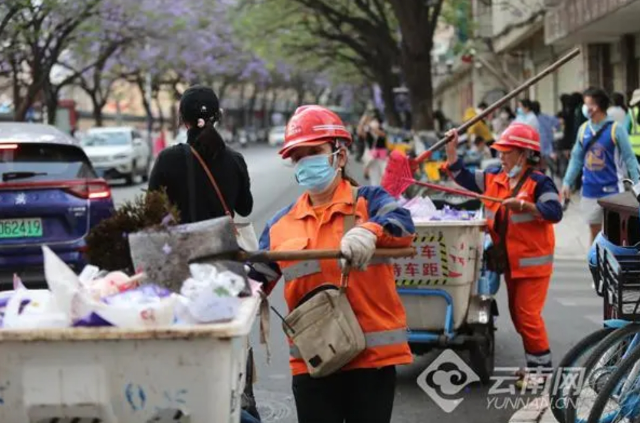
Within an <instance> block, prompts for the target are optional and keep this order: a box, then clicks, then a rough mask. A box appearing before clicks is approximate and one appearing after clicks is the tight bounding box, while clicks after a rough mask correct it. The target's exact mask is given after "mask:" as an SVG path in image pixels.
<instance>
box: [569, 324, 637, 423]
mask: <svg viewBox="0 0 640 423" xmlns="http://www.w3.org/2000/svg"><path fill="white" fill-rule="evenodd" d="M638 334H640V325H639V324H629V325H627V326H623V327H621V328H619V329H616V330H614V331H613V332H611V333H610V334H609V335H607V336H606V337H605V338H604V339H603V340H602V341H600V343H599V344H598V345H597V346H596V347H595V348H594V349H593V352H592V353H591V355H590V356H589V357H588V358H587V360H585V362H584V366H583V370H582V373H581V375H580V376H581V379H582V383H580V384H575V385H571V386H569V388H568V390H569V392H568V394H567V395H566V397H565V399H566V401H565V403H564V405H565V419H564V423H584V422H585V421H586V420H587V417H588V413H589V411H590V408H588V407H585V404H591V403H593V401H594V399H595V396H596V395H597V394H598V393H599V392H600V390H601V389H602V387H603V386H604V385H605V383H606V382H607V381H608V378H609V377H610V376H611V374H612V373H613V372H614V371H615V370H617V368H618V366H619V365H620V362H621V361H622V360H623V358H624V356H625V354H626V353H627V350H628V347H629V345H630V344H631V343H632V342H635V341H637V338H635V337H636V335H638Z"/></svg>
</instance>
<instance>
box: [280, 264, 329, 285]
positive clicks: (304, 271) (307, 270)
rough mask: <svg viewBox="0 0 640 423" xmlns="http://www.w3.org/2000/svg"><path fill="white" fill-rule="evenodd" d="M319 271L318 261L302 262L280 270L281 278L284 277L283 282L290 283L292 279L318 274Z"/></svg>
mask: <svg viewBox="0 0 640 423" xmlns="http://www.w3.org/2000/svg"><path fill="white" fill-rule="evenodd" d="M320 271H321V269H320V261H318V260H304V261H299V262H297V263H296V264H293V265H291V266H289V267H286V268H284V269H282V276H284V280H285V282H291V281H292V280H294V279H298V278H302V277H304V276H309V275H314V274H316V273H320Z"/></svg>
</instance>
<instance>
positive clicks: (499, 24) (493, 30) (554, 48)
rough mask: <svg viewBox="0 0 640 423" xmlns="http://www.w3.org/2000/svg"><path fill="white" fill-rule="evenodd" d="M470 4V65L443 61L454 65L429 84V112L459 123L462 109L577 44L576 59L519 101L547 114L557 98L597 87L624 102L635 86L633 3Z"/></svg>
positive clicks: (535, 0)
mask: <svg viewBox="0 0 640 423" xmlns="http://www.w3.org/2000/svg"><path fill="white" fill-rule="evenodd" d="M471 1H472V2H473V8H472V10H473V12H472V13H473V21H474V22H475V28H474V40H473V49H472V53H473V56H472V57H473V59H472V61H471V63H464V64H460V61H459V60H458V61H456V58H449V60H450V62H451V63H455V64H456V65H455V66H453V67H451V69H450V70H449V72H448V74H447V75H446V76H440V77H439V78H437V79H436V82H435V101H434V107H436V108H440V109H441V110H443V111H444V113H445V115H447V116H448V117H449V118H451V119H452V120H454V121H456V122H460V121H461V119H462V117H463V113H464V110H465V109H466V108H467V107H472V106H477V104H478V103H480V102H482V101H484V102H487V103H491V102H492V101H495V100H496V99H497V98H499V97H500V96H501V95H503V94H505V93H507V92H509V90H511V89H513V88H515V87H516V86H518V85H519V84H521V83H522V82H524V81H525V80H526V79H528V78H530V77H531V76H533V75H535V74H537V73H539V72H541V71H542V70H544V69H545V68H547V67H548V66H549V65H550V64H551V63H553V62H554V61H555V60H557V59H559V58H560V57H562V56H563V55H565V54H566V53H568V52H569V51H570V50H572V49H574V48H575V47H578V46H579V47H581V53H582V54H581V55H580V56H578V57H576V58H575V59H573V60H571V61H569V62H568V63H566V64H565V65H563V66H562V67H561V68H560V69H559V70H558V71H556V72H554V73H553V74H551V75H549V76H547V77H545V78H544V79H542V80H541V81H540V82H538V83H537V84H536V85H535V86H533V87H532V88H530V89H529V90H528V91H527V92H525V93H523V94H522V95H521V97H528V98H530V99H533V100H537V101H539V102H540V104H541V107H542V110H543V111H544V112H546V113H549V114H554V113H556V112H557V111H558V110H559V109H560V107H561V105H560V100H559V98H560V95H561V94H564V93H568V94H570V93H573V92H582V91H583V90H584V89H585V88H587V87H589V86H599V87H603V88H604V89H606V90H607V91H608V92H610V93H613V92H615V91H617V92H621V93H623V94H625V95H626V98H627V100H628V99H629V98H630V95H631V93H632V92H633V90H635V89H636V88H640V68H639V65H638V59H639V58H640V27H638V25H637V22H638V21H639V20H640V0H471ZM449 43H450V44H454V43H455V40H453V41H450V42H449ZM511 105H512V106H515V104H514V102H512V104H511Z"/></svg>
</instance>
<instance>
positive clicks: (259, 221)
mask: <svg viewBox="0 0 640 423" xmlns="http://www.w3.org/2000/svg"><path fill="white" fill-rule="evenodd" d="M242 153H243V154H244V155H245V158H246V161H247V164H248V166H249V171H250V175H251V179H252V191H253V195H254V199H255V207H254V212H253V215H252V216H251V219H252V221H253V222H254V225H255V227H256V230H257V231H259V232H260V231H261V230H262V228H263V227H264V225H265V223H266V222H267V220H268V219H269V218H270V217H271V216H273V215H274V214H275V213H276V212H277V211H278V210H279V209H280V208H282V207H284V206H285V205H287V204H289V203H290V202H292V201H293V200H294V199H295V198H296V197H297V196H298V195H299V193H300V192H301V191H300V189H299V188H298V187H297V186H296V183H295V180H294V177H293V169H292V168H291V167H287V166H285V165H284V164H283V163H282V162H281V160H280V159H279V158H278V156H277V154H276V150H275V149H272V148H269V147H266V146H251V147H249V148H247V149H246V150H242ZM351 169H352V171H351V173H352V175H353V176H355V178H356V179H358V180H359V181H362V177H361V176H362V172H361V167H359V166H357V165H355V166H352V168H351ZM143 189H144V185H137V186H134V187H120V186H117V185H114V186H113V193H114V198H115V200H116V203H118V204H121V203H122V202H123V201H126V200H132V199H133V197H134V196H135V195H137V194H141V193H142V192H143ZM258 235H259V234H258ZM505 294H506V292H505V287H504V286H502V287H501V288H500V292H499V295H498V298H499V311H500V316H499V317H498V319H497V328H498V330H497V333H496V366H497V367H517V366H522V365H523V353H522V344H521V341H520V338H519V336H518V335H517V334H516V332H515V330H514V328H513V325H512V324H511V321H510V318H509V313H508V308H507V303H506V295H505ZM271 305H273V306H274V307H275V308H276V309H278V310H279V311H280V312H281V313H282V314H285V313H286V307H285V304H284V300H283V293H282V284H279V286H278V287H277V288H276V290H275V291H274V293H273V294H272V295H271ZM544 316H545V318H546V322H547V326H548V330H549V334H550V338H551V346H552V351H553V354H554V362H555V363H557V362H558V361H559V360H560V358H561V356H562V354H564V353H565V352H566V351H567V350H568V349H569V348H570V347H571V346H572V345H573V344H575V343H576V342H577V341H578V340H579V339H580V338H582V337H583V336H584V335H585V334H587V333H589V332H590V331H593V330H595V329H597V328H598V325H599V324H600V322H601V301H600V299H599V298H597V297H596V296H595V294H594V293H593V291H592V289H591V282H590V275H589V274H588V271H587V270H586V267H585V264H584V262H583V261H562V262H558V263H556V271H555V276H554V279H553V281H552V286H551V290H550V292H549V299H548V301H547V305H546V308H545V311H544ZM257 329H258V325H257V324H256V326H255V329H254V332H253V333H252V343H253V346H254V347H255V351H256V366H257V373H258V383H257V385H256V396H257V399H258V403H259V410H260V412H261V414H262V417H263V421H264V422H266V423H276V422H277V423H294V422H296V421H297V419H296V413H295V405H294V402H293V396H292V394H291V386H290V383H291V377H290V373H289V367H288V347H287V344H286V341H285V338H284V334H283V332H282V329H281V326H280V321H279V320H278V318H277V317H276V315H275V314H274V313H271V334H270V338H269V339H270V348H271V363H270V364H267V362H266V351H265V349H264V348H263V347H261V346H260V345H259V337H258V330H257ZM439 353H440V352H439V351H438V352H434V353H432V354H430V355H428V356H422V357H416V359H415V362H414V363H413V364H412V365H409V366H405V367H402V368H399V369H398V387H397V393H396V400H395V407H394V413H393V422H394V423H414V422H423V421H429V422H438V423H458V422H467V421H469V422H474V423H497V422H507V421H508V420H509V417H510V416H511V415H512V414H513V412H514V411H515V409H514V408H515V407H516V406H518V405H522V403H521V402H518V400H516V399H515V398H517V397H512V396H499V397H496V396H495V395H488V392H489V387H484V388H483V387H481V386H477V385H471V386H469V387H467V388H466V389H465V390H464V391H463V392H462V393H461V394H460V397H461V398H462V402H461V403H460V404H459V405H458V406H457V407H456V408H455V409H454V410H453V411H452V412H450V413H446V412H444V411H443V410H442V409H441V408H439V406H438V405H436V403H435V402H434V401H433V400H432V399H431V398H430V397H429V396H428V395H427V394H425V392H423V391H422V390H421V389H420V388H419V386H418V384H417V382H416V380H417V378H418V376H419V375H420V373H421V372H422V371H423V370H424V369H425V368H427V366H429V364H430V363H431V361H432V360H433V359H434V358H435V357H437V356H438V354H439ZM463 356H464V355H463ZM499 375H500V376H507V373H504V372H501V373H499ZM510 398H514V399H513V400H511V399H510Z"/></svg>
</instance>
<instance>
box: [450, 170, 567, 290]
mask: <svg viewBox="0 0 640 423" xmlns="http://www.w3.org/2000/svg"><path fill="white" fill-rule="evenodd" d="M447 170H448V172H449V174H450V175H451V176H452V177H453V178H454V179H455V181H456V182H457V183H458V184H459V185H461V186H463V187H464V188H466V189H468V190H471V191H474V192H478V193H481V194H485V195H488V196H491V197H497V198H502V199H505V198H508V197H510V195H511V191H512V189H511V188H510V187H509V177H508V176H507V174H506V173H505V172H504V171H503V170H502V169H501V168H490V169H487V170H484V171H482V170H476V171H475V172H471V171H469V170H468V169H466V168H465V167H464V164H463V163H462V160H458V162H456V163H454V164H453V165H451V166H447ZM516 198H518V199H522V200H524V201H526V202H529V203H533V204H535V205H536V208H537V209H538V211H539V212H540V216H534V215H533V214H530V213H527V212H518V211H517V210H510V211H509V222H508V225H507V234H506V247H507V255H508V260H509V268H510V271H511V277H512V278H526V277H544V276H550V275H551V274H552V273H553V253H554V249H555V232H554V230H553V225H554V223H557V222H559V221H560V220H561V219H562V205H561V204H560V198H559V196H558V190H557V189H556V187H555V184H554V183H553V181H552V180H551V178H549V177H548V176H546V175H544V174H543V173H541V172H538V171H534V172H533V173H531V175H530V176H529V177H528V178H527V181H526V182H525V183H524V184H523V186H522V188H521V189H520V191H519V193H518V195H517V196H516ZM484 206H485V210H486V215H487V221H488V226H489V232H490V234H491V238H492V239H493V240H494V242H496V241H497V240H498V239H499V237H498V234H497V231H496V228H495V223H496V222H495V220H496V217H498V218H500V217H502V216H504V215H503V211H504V208H503V207H501V205H500V204H499V203H495V202H491V201H484Z"/></svg>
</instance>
